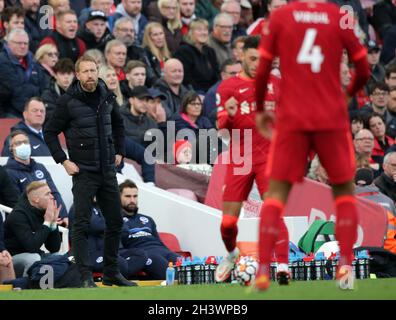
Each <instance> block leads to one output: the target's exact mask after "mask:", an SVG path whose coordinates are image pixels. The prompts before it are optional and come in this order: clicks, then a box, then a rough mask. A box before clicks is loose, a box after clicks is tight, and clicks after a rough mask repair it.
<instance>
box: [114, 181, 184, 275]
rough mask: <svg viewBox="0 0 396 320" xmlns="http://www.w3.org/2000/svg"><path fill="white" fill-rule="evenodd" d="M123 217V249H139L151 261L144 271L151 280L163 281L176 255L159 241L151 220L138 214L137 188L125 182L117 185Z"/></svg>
mask: <svg viewBox="0 0 396 320" xmlns="http://www.w3.org/2000/svg"><path fill="white" fill-rule="evenodd" d="M119 188H120V194H121V206H122V211H123V215H124V227H123V232H122V238H121V240H122V244H123V246H124V248H125V249H141V250H143V251H144V252H145V253H146V254H147V257H148V258H149V259H150V260H151V261H152V263H151V264H148V265H147V266H146V268H145V269H144V270H143V271H145V272H146V273H147V274H148V276H149V277H150V278H152V279H165V273H166V268H167V267H168V264H169V262H173V263H175V262H176V260H177V258H178V257H179V255H178V254H176V253H175V252H172V251H170V250H169V249H168V248H167V247H166V246H165V245H164V243H163V242H162V241H161V239H160V236H159V234H158V231H157V226H156V224H155V222H154V220H153V218H151V217H149V216H147V215H143V214H140V213H138V211H139V209H138V188H137V186H136V184H135V183H133V182H132V181H130V180H126V181H124V182H123V183H121V184H120V185H119Z"/></svg>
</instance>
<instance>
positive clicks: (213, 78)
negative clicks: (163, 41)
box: [174, 19, 219, 94]
mask: <svg viewBox="0 0 396 320" xmlns="http://www.w3.org/2000/svg"><path fill="white" fill-rule="evenodd" d="M208 28H209V27H208V22H207V21H206V20H203V19H199V20H194V21H193V22H191V24H190V30H189V31H188V34H187V36H186V37H185V42H184V43H182V45H181V46H180V48H179V49H178V50H177V51H176V53H175V55H174V57H175V58H177V59H179V60H180V61H181V63H182V64H183V69H184V79H183V84H184V85H191V86H192V87H193V89H194V90H195V91H196V92H199V93H201V94H205V93H206V92H207V91H208V90H209V88H210V87H211V86H212V85H214V84H215V83H216V82H217V81H218V80H219V66H218V63H217V58H216V53H215V51H214V50H213V49H212V48H211V47H209V46H208V45H207V43H208V36H209V29H208Z"/></svg>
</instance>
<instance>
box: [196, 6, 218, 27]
mask: <svg viewBox="0 0 396 320" xmlns="http://www.w3.org/2000/svg"><path fill="white" fill-rule="evenodd" d="M213 2H214V1H213V0H209V1H208V0H196V4H195V14H196V15H197V17H198V18H201V19H205V20H206V21H208V22H209V25H210V26H212V25H213V20H214V18H215V17H216V15H217V14H218V13H219V12H220V9H219V8H218V7H216V6H215V5H214V3H213Z"/></svg>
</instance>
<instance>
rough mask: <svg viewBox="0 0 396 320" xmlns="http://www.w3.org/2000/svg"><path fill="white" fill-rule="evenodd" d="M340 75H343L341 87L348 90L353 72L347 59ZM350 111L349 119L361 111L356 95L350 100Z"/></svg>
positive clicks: (343, 62) (342, 64) (343, 63)
mask: <svg viewBox="0 0 396 320" xmlns="http://www.w3.org/2000/svg"><path fill="white" fill-rule="evenodd" d="M347 59H348V56H347ZM340 76H341V87H342V90H344V91H345V90H347V88H348V86H349V84H350V83H351V80H352V74H351V70H350V69H349V66H348V62H347V60H346V61H342V62H341V66H340ZM361 91H363V92H364V90H361ZM348 112H349V119H351V118H352V117H353V116H355V115H357V114H359V113H360V111H359V106H358V101H357V98H356V95H355V96H353V97H351V101H350V102H349V105H348Z"/></svg>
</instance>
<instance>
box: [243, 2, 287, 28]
mask: <svg viewBox="0 0 396 320" xmlns="http://www.w3.org/2000/svg"><path fill="white" fill-rule="evenodd" d="M286 4H287V0H268V1H267V2H266V9H267V10H266V11H267V13H266V14H265V17H260V18H258V19H257V20H256V21H254V22H253V23H252V24H251V25H250V26H249V27H248V28H247V30H246V32H247V34H248V35H250V36H254V35H261V31H262V30H263V26H264V24H265V23H266V22H267V21H268V17H269V15H270V14H271V12H272V11H274V10H276V9H278V8H280V7H282V6H284V5H286Z"/></svg>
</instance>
